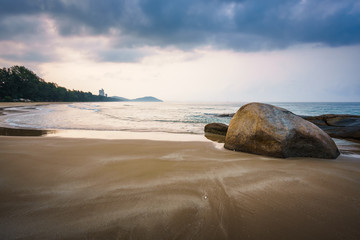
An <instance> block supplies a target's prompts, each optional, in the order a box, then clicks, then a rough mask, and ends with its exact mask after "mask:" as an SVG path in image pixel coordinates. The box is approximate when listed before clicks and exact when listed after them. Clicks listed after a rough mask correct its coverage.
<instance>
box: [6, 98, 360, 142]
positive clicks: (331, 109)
mask: <svg viewBox="0 0 360 240" xmlns="http://www.w3.org/2000/svg"><path fill="white" fill-rule="evenodd" d="M244 104H246V102H243V103H179V102H90V103H61V104H47V105H39V106H23V107H12V108H6V109H5V111H4V115H2V116H0V126H3V127H12V128H29V129H47V130H63V131H58V134H59V132H60V133H62V134H65V135H66V134H67V135H66V136H72V135H74V136H80V137H81V136H92V137H100V138H139V137H140V138H141V136H144V138H157V137H158V136H160V135H162V136H164V134H167V136H171V135H172V136H175V135H176V136H180V138H181V136H184V135H186V136H189V135H192V136H193V138H194V140H196V136H203V133H204V126H205V125H206V124H208V123H212V122H218V123H225V124H229V122H230V119H231V117H224V116H221V115H223V114H231V113H235V112H236V111H237V110H238V109H239V108H240V107H241V106H243V105H244ZM270 104H273V105H275V106H279V107H282V108H285V109H287V110H289V111H291V112H293V113H295V114H297V115H311V116H316V115H322V114H353V115H360V103H359V102H336V103H335V102H324V103H321V102H292V103H287V102H278V103H270ZM64 130H65V131H64ZM169 134H170V135H169ZM156 136H157V137H156Z"/></svg>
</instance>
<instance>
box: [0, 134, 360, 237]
mask: <svg viewBox="0 0 360 240" xmlns="http://www.w3.org/2000/svg"><path fill="white" fill-rule="evenodd" d="M219 146H220V145H214V143H211V142H165V141H149V140H97V139H76V138H72V139H67V138H52V137H6V136H0V156H1V157H0V229H1V231H0V239H360V228H359V223H360V159H359V158H354V157H352V156H350V155H341V156H340V157H339V158H338V159H337V160H322V159H275V158H267V157H262V156H256V155H251V154H246V153H238V152H232V151H227V150H224V149H222V148H221V147H219Z"/></svg>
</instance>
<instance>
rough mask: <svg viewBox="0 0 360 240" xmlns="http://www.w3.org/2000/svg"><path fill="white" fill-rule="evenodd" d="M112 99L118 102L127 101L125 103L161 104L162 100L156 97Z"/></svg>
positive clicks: (116, 97)
mask: <svg viewBox="0 0 360 240" xmlns="http://www.w3.org/2000/svg"><path fill="white" fill-rule="evenodd" d="M112 98H115V99H116V100H118V101H127V102H163V100H160V99H158V98H156V97H152V96H146V97H141V98H135V99H127V98H123V97H118V96H113V97H112Z"/></svg>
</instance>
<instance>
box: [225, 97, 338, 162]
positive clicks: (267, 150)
mask: <svg viewBox="0 0 360 240" xmlns="http://www.w3.org/2000/svg"><path fill="white" fill-rule="evenodd" d="M225 148H227V149H230V150H235V151H242V152H248V153H255V154H261V155H267V156H272V157H281V158H288V157H315V158H331V159H334V158H337V157H338V156H339V154H340V152H339V150H338V148H337V146H336V144H335V143H334V141H333V140H332V139H331V138H330V137H329V135H327V134H326V133H325V132H324V131H322V130H321V129H320V128H319V127H317V126H316V125H314V124H312V123H311V122H309V121H306V120H304V119H302V118H301V117H299V116H297V115H295V114H293V113H292V112H290V111H288V110H286V109H283V108H279V107H275V106H272V105H269V104H263V103H249V104H247V105H244V106H242V107H241V108H240V109H239V110H238V111H237V113H236V114H235V115H234V117H233V118H232V119H231V121H230V125H229V128H228V131H227V134H226V138H225Z"/></svg>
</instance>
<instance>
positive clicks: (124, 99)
mask: <svg viewBox="0 0 360 240" xmlns="http://www.w3.org/2000/svg"><path fill="white" fill-rule="evenodd" d="M111 98H115V99H116V100H118V101H125V102H127V101H131V100H130V99H127V98H123V97H118V96H113V97H111Z"/></svg>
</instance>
